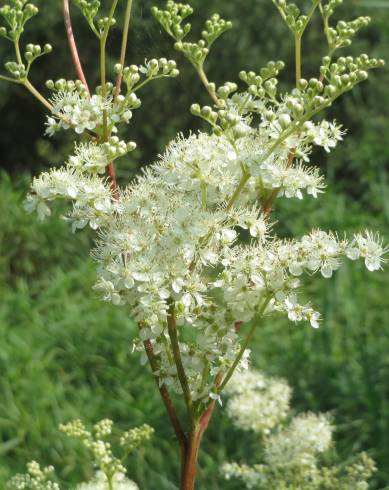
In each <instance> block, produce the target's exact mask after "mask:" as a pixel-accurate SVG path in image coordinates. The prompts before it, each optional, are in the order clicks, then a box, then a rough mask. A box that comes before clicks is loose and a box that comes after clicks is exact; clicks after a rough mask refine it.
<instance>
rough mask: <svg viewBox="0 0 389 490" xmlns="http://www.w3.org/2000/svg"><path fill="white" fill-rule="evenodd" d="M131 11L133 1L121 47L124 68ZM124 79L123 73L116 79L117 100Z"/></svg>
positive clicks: (128, 4)
mask: <svg viewBox="0 0 389 490" xmlns="http://www.w3.org/2000/svg"><path fill="white" fill-rule="evenodd" d="M131 10H132V0H127V7H126V13H125V15H124V27H123V37H122V47H121V51H120V59H119V63H120V64H121V65H122V66H124V63H125V61H126V53H127V43H128V31H129V29H130V20H131ZM122 79H123V75H122V73H119V75H118V76H117V79H116V87H115V98H116V97H117V96H118V95H119V94H120V89H121V85H122Z"/></svg>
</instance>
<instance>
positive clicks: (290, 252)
mask: <svg viewBox="0 0 389 490" xmlns="http://www.w3.org/2000/svg"><path fill="white" fill-rule="evenodd" d="M261 131H263V129H261V130H260V132H259V133H258V134H257V135H256V136H254V137H253V136H252V135H249V136H247V138H240V139H238V140H237V142H236V145H235V146H234V145H232V144H231V142H229V141H228V139H227V138H224V137H221V136H216V135H213V136H208V135H205V134H199V135H192V136H190V137H189V138H187V139H185V138H183V137H179V138H178V139H177V140H176V141H175V142H174V143H173V144H171V145H170V147H169V148H168V150H167V152H166V154H165V155H164V156H163V157H162V158H161V159H160V161H159V162H157V163H156V164H154V165H153V166H151V167H149V168H148V170H147V171H146V172H145V173H144V175H143V176H141V177H139V178H138V179H137V181H135V182H134V183H133V184H131V185H130V186H129V187H128V188H127V189H125V190H124V191H121V192H120V199H114V198H113V195H112V191H111V188H110V186H109V185H108V184H107V183H106V182H105V180H104V179H103V178H100V177H99V176H98V175H97V174H96V173H93V172H92V170H91V168H90V167H91V164H89V163H88V162H89V157H90V155H91V154H92V153H93V152H96V154H97V153H99V152H100V151H103V150H104V148H105V147H104V148H103V150H100V149H98V148H95V146H94V145H93V144H90V143H89V144H88V145H90V146H87V147H84V146H78V147H77V149H76V155H75V156H74V157H72V158H71V159H70V161H69V163H68V165H67V167H66V168H63V169H60V170H53V171H51V172H49V173H45V174H42V176H41V177H39V178H37V179H35V180H34V182H33V186H32V193H31V194H30V196H29V197H28V199H27V208H28V209H29V210H33V209H37V210H38V213H39V214H40V215H41V216H42V217H44V216H46V215H47V214H49V212H50V211H49V208H48V207H47V204H46V203H47V202H49V201H52V200H54V199H56V198H59V197H62V198H66V199H68V200H71V201H73V210H72V211H71V212H70V213H69V214H68V216H67V219H68V220H70V221H71V222H72V227H73V229H77V228H82V227H84V226H85V225H86V224H88V223H89V224H90V226H91V227H92V228H94V229H97V228H99V240H98V241H97V244H96V248H95V250H94V251H93V256H94V258H95V259H96V261H97V262H98V264H99V279H98V281H97V283H96V285H95V288H96V290H97V291H99V292H100V293H101V296H102V298H103V299H104V300H105V301H109V302H112V303H113V304H116V305H124V304H128V305H130V306H131V310H132V314H133V316H134V318H135V320H136V321H137V322H138V323H139V325H140V327H141V329H140V340H141V341H145V340H150V341H151V342H152V345H153V348H154V350H155V353H156V354H157V355H158V357H159V370H158V373H157V374H158V377H159V378H160V380H161V382H164V383H166V384H167V385H170V386H172V387H173V389H174V390H176V391H177V392H181V389H182V385H181V383H180V380H179V377H178V372H177V368H176V364H175V362H174V356H173V352H172V346H171V343H170V341H171V339H170V334H169V332H168V325H167V323H168V320H169V319H170V320H171V321H173V322H175V323H176V324H177V326H178V327H179V328H180V329H183V331H184V330H185V329H187V328H191V329H193V332H194V335H191V336H190V337H191V338H192V340H190V341H189V340H186V341H184V340H182V334H179V336H178V337H179V348H180V351H181V357H182V362H183V365H184V368H185V371H186V375H187V378H188V382H189V386H190V390H191V395H192V397H193V399H199V398H204V400H206V399H207V398H208V397H209V396H210V394H212V393H214V392H215V387H214V382H215V378H216V375H217V374H219V375H220V373H223V372H225V371H226V370H227V369H228V368H229V367H230V366H231V365H232V363H233V361H234V359H235V356H236V355H237V352H238V351H239V341H238V339H239V335H238V332H237V330H236V328H235V326H236V322H248V321H256V320H255V319H256V317H257V316H258V314H259V311H261V309H262V307H263V306H264V305H266V309H265V313H266V314H270V313H272V312H275V311H281V312H284V313H286V314H287V315H288V317H289V319H290V320H291V321H302V320H306V321H309V322H310V323H311V325H312V326H313V327H315V328H317V327H318V321H319V318H320V315H319V313H318V312H316V311H315V310H314V309H313V308H312V307H311V306H310V305H309V304H308V305H301V304H299V301H298V298H297V295H296V289H297V288H298V287H299V286H300V280H299V278H298V276H300V275H301V274H302V273H304V272H307V273H312V272H317V271H320V273H321V274H322V276H323V277H326V278H328V277H331V275H332V273H333V271H335V270H337V269H338V268H339V267H340V265H341V259H342V257H344V256H346V257H349V258H351V259H356V258H358V257H363V258H365V261H366V265H367V267H368V269H369V270H375V269H378V268H380V266H381V263H382V261H383V259H382V256H383V254H384V253H385V252H386V249H385V248H384V247H383V246H382V242H381V240H380V239H379V237H378V236H375V235H372V234H371V233H368V232H367V233H365V234H363V235H360V234H359V235H356V236H355V237H354V238H353V239H351V240H346V239H343V240H339V239H338V238H337V237H336V235H334V234H333V233H326V232H324V231H320V230H314V231H313V232H312V233H311V234H309V235H306V236H304V237H303V238H302V239H300V240H279V239H275V238H271V237H270V236H269V235H270V228H269V224H268V221H267V220H266V218H265V217H264V216H263V214H262V212H261V207H260V206H259V203H258V193H260V189H261V188H263V179H262V177H258V178H257V177H250V178H249V179H248V182H247V187H246V188H245V191H244V192H242V193H241V194H240V196H239V197H237V199H236V202H235V203H234V206H229V205H228V203H229V200H230V199H231V196H232V195H233V194H234V190H235V189H236V188H237V186H238V182H239V178H240V176H241V172H242V171H241V167H242V165H244V164H245V162H246V163H247V162H250V161H251V162H252V167H253V168H254V167H255V166H256V165H257V164H256V163H255V160H256V159H257V155H258V154H260V153H261V152H262V151H263V149H262V146H261V141H262V140H261V138H262V136H261V134H262V133H261ZM267 139H269V137H267ZM115 141H116V140H115ZM117 143H118V142H117V141H116V144H117ZM293 144H294V146H296V141H294V143H293ZM304 144H306V143H304ZM104 151H105V150H104ZM282 151H284V150H282ZM99 154H100V153H99ZM242 155H243V156H242ZM278 157H280V158H281V159H282V155H278ZM260 158H261V157H259V160H260ZM96 161H97V162H100V161H101V160H100V159H97V160H96ZM96 165H97V166H99V165H100V164H99V163H96ZM258 165H259V164H258ZM92 166H93V165H92ZM259 166H260V165H259ZM300 169H301V168H300ZM94 170H95V169H94ZM94 170H93V171H94ZM258 179H259V180H258ZM261 186H262V187H261ZM300 188H303V186H302V185H301V186H300ZM242 230H248V232H249V235H250V236H251V242H250V243H249V244H246V245H237V244H236V241H237V239H238V237H239V233H240V231H242ZM137 348H139V349H140V350H141V349H143V346H142V344H141V343H138V344H137ZM204 373H207V374H206V376H205V381H204Z"/></svg>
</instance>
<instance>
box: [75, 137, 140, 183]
mask: <svg viewBox="0 0 389 490" xmlns="http://www.w3.org/2000/svg"><path fill="white" fill-rule="evenodd" d="M135 148H136V144H135V143H133V142H130V143H125V142H124V141H121V140H119V138H118V137H117V136H112V137H111V138H109V140H108V142H107V143H103V144H102V145H98V144H97V143H95V142H89V143H81V144H79V145H76V147H75V155H73V156H71V157H70V159H69V165H70V166H71V167H73V168H74V169H75V170H77V171H79V172H89V173H92V174H104V172H105V171H106V168H107V165H108V163H109V162H112V161H114V160H116V159H117V158H120V157H123V156H124V155H126V154H127V153H128V152H130V151H133V150H134V149H135Z"/></svg>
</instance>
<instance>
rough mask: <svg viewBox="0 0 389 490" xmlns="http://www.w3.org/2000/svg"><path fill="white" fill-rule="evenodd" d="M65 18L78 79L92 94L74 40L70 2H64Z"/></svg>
mask: <svg viewBox="0 0 389 490" xmlns="http://www.w3.org/2000/svg"><path fill="white" fill-rule="evenodd" d="M63 16H64V21H65V27H66V35H67V38H68V42H69V48H70V53H71V55H72V59H73V64H74V68H75V69H76V73H77V76H78V78H79V79H80V80H81V82H82V83H83V84H84V86H85V88H86V90H87V91H88V93H89V94H90V91H89V87H88V82H87V81H86V78H85V74H84V70H83V69H82V64H81V61H80V57H79V55H78V49H77V44H76V41H75V39H74V34H73V28H72V21H71V17H70V9H69V0H63Z"/></svg>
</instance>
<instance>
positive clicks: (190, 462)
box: [180, 401, 216, 490]
mask: <svg viewBox="0 0 389 490" xmlns="http://www.w3.org/2000/svg"><path fill="white" fill-rule="evenodd" d="M215 403H216V402H215V401H213V402H212V403H211V404H210V405H209V406H208V408H207V409H206V410H205V412H204V413H203V415H202V416H201V418H200V421H199V424H198V425H197V426H196V427H195V428H194V429H193V431H192V432H191V434H190V437H189V444H188V448H187V451H186V457H185V466H184V468H183V472H182V481H181V487H180V490H194V488H195V483H196V476H197V467H198V456H199V450H200V444H201V440H202V438H203V435H204V432H205V431H206V430H207V428H208V425H209V422H210V420H211V417H212V414H213V411H214V409H215Z"/></svg>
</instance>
